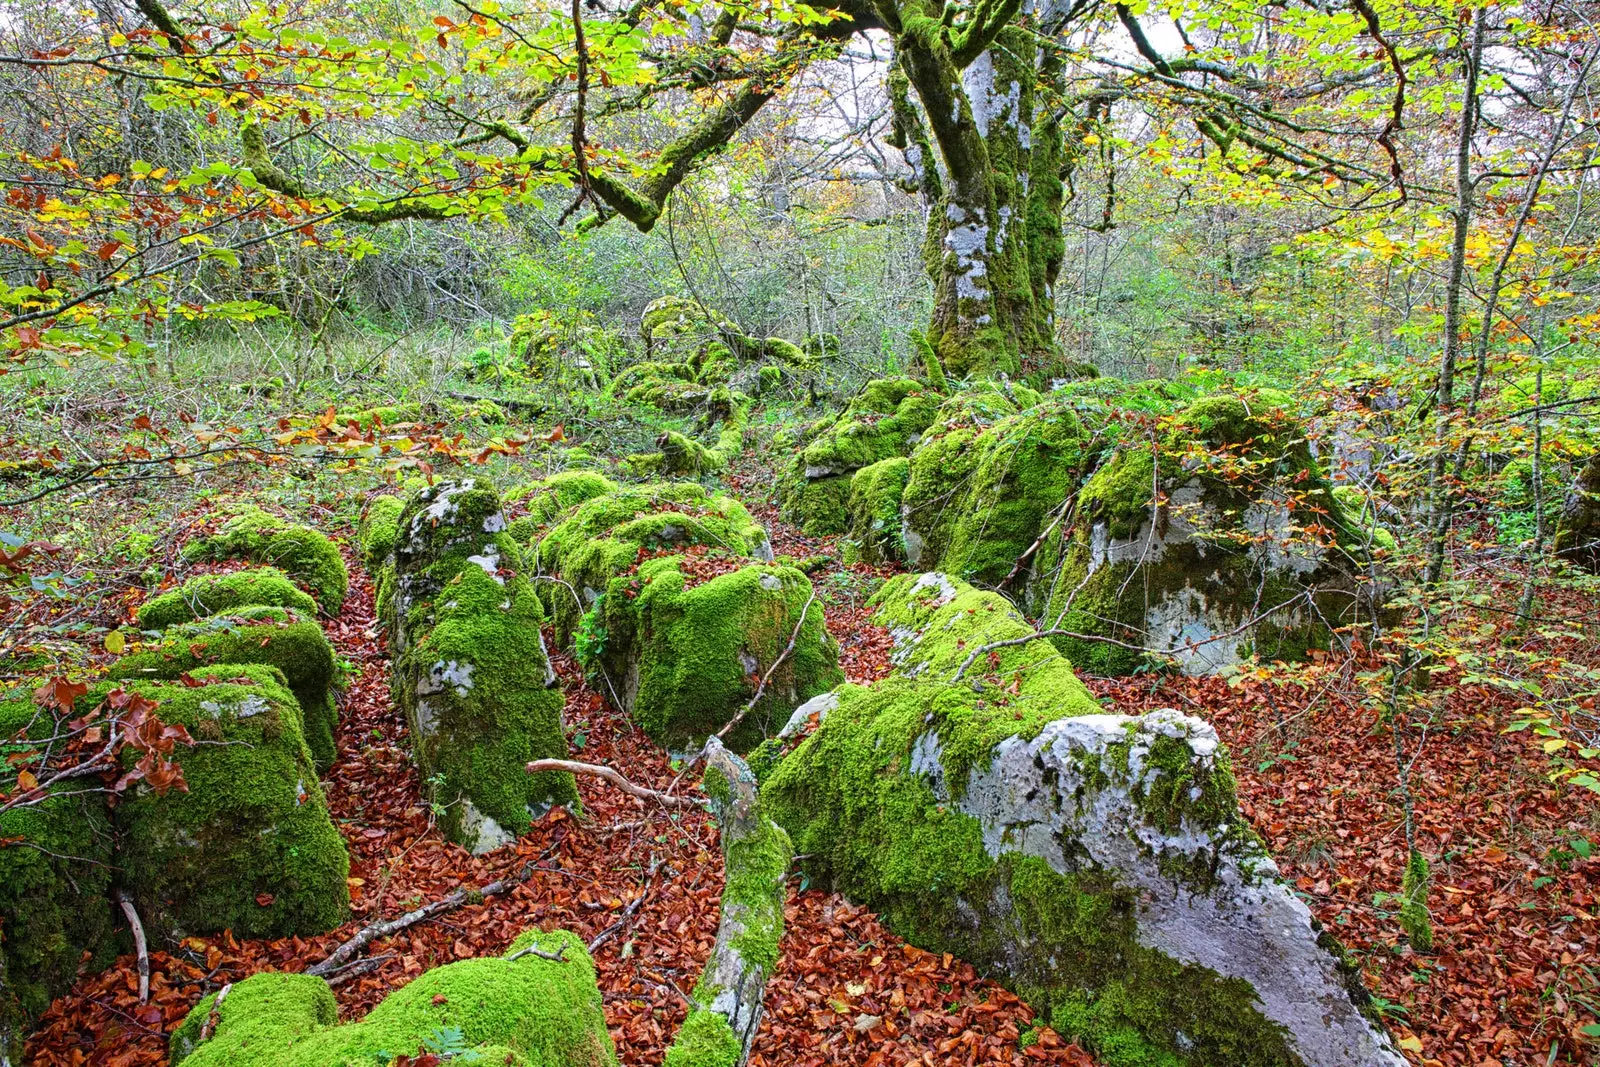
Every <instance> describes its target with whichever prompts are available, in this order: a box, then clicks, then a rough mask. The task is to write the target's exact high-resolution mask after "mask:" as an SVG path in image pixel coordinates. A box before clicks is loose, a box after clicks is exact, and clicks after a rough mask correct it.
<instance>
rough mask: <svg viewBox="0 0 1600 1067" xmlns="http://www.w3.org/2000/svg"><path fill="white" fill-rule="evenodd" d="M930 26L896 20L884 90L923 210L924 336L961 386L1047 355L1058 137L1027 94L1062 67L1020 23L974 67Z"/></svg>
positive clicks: (1058, 193) (927, 19) (1058, 256)
mask: <svg viewBox="0 0 1600 1067" xmlns="http://www.w3.org/2000/svg"><path fill="white" fill-rule="evenodd" d="M903 7H904V8H905V9H908V10H909V9H910V8H911V7H912V5H911V4H905V5H903ZM938 28H939V23H938V21H937V20H936V19H935V18H933V17H931V16H930V15H926V14H919V15H910V16H908V17H906V18H904V19H903V20H902V27H901V32H899V33H897V34H896V35H895V43H896V46H897V49H898V53H897V62H898V67H899V69H898V71H897V74H896V77H895V78H893V79H892V80H891V85H890V89H891V94H892V97H893V99H894V104H895V120H896V121H895V135H896V143H897V145H898V146H899V147H900V148H902V150H903V151H904V152H905V155H906V159H907V161H908V162H909V163H910V165H911V167H912V171H913V174H914V177H915V181H916V182H917V184H918V185H919V186H920V191H921V192H922V193H923V195H924V197H925V199H926V201H927V203H928V211H929V217H928V239H927V244H926V248H925V259H926V262H927V267H928V273H929V275H930V277H931V278H932V279H933V283H934V309H933V319H932V322H931V324H930V326H929V331H928V341H929V343H930V344H931V346H932V348H933V350H934V352H935V353H936V354H937V355H938V356H939V359H940V361H941V362H942V363H943V365H944V367H945V370H946V371H947V372H948V373H949V374H951V375H953V376H955V377H957V378H961V377H967V376H984V375H990V374H995V373H1002V372H1003V373H1012V374H1014V373H1016V372H1017V371H1019V370H1021V369H1023V368H1024V366H1030V367H1032V366H1038V365H1040V364H1043V363H1045V362H1047V361H1049V360H1050V359H1052V358H1053V356H1054V355H1055V353H1056V345H1055V336H1054V334H1055V330H1054V321H1053V315H1052V309H1053V306H1054V292H1053V289H1054V285H1055V280H1056V276H1057V275H1058V274H1059V273H1060V270H1061V260H1062V255H1063V251H1064V248H1065V242H1064V240H1063V238H1062V236H1061V205H1062V199H1063V189H1064V182H1063V178H1062V150H1061V145H1062V138H1061V127H1060V123H1059V121H1058V120H1057V119H1056V118H1054V117H1053V116H1052V115H1051V114H1050V113H1049V111H1048V109H1047V108H1043V107H1041V106H1040V101H1039V95H1040V94H1039V93H1038V92H1037V89H1036V87H1037V86H1038V85H1039V84H1041V82H1043V83H1044V84H1046V85H1049V84H1053V83H1054V81H1055V80H1057V79H1058V78H1059V64H1058V63H1057V62H1056V61H1055V60H1053V59H1050V58H1044V59H1041V55H1040V52H1041V50H1040V49H1039V48H1038V46H1037V44H1036V43H1035V41H1036V39H1037V38H1036V31H1035V29H1034V27H1033V25H1032V19H1031V18H1030V17H1028V16H1019V17H1018V18H1017V19H1016V20H1014V21H1013V22H1012V23H1011V24H1010V25H1007V26H1006V27H1005V28H1004V29H1002V30H1000V31H999V33H998V34H997V35H996V36H995V38H994V41H993V43H992V44H990V45H989V46H988V47H987V48H985V49H983V50H982V51H981V52H979V53H978V54H977V55H976V56H974V57H972V58H971V59H970V60H966V57H965V56H963V55H961V54H960V52H959V51H957V50H955V49H953V48H952V47H951V46H950V45H948V44H947V43H946V42H945V40H944V38H943V35H941V34H940V33H938V32H937V30H938ZM963 60H966V61H965V62H963ZM908 88H909V89H910V90H912V91H913V92H914V93H915V102H913V100H912V99H911V97H910V95H909V94H908V93H907V92H906V90H907V89H908Z"/></svg>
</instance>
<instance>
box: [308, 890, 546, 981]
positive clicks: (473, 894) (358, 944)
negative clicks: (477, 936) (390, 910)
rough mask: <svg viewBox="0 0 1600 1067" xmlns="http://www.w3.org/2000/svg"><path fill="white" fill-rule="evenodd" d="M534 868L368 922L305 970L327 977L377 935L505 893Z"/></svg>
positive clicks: (384, 934) (393, 931)
mask: <svg viewBox="0 0 1600 1067" xmlns="http://www.w3.org/2000/svg"><path fill="white" fill-rule="evenodd" d="M537 869H538V868H537V867H536V866H535V865H534V864H532V863H529V864H525V865H524V866H523V868H522V873H521V874H518V875H517V876H516V877H514V878H501V879H499V880H497V881H493V882H490V883H489V884H488V885H485V886H480V887H478V888H477V889H457V890H456V891H455V892H454V893H451V894H450V895H449V896H447V897H443V898H441V899H439V900H435V901H434V902H433V903H431V904H424V905H423V906H422V907H420V908H415V909H413V910H411V911H408V912H406V913H405V914H404V915H402V916H400V917H399V918H398V919H386V920H384V921H382V922H375V923H370V924H368V925H366V926H364V927H362V928H361V929H360V930H359V931H357V933H356V935H355V936H354V937H352V938H350V939H349V940H348V941H346V942H345V943H344V944H342V945H340V946H339V947H338V948H336V949H334V950H333V952H332V953H331V954H330V955H329V956H328V958H327V959H325V960H323V961H322V962H321V963H314V964H312V965H311V966H310V967H307V968H306V970H305V973H306V974H309V975H313V976H315V977H317V978H326V977H327V976H328V975H330V974H333V973H334V972H335V971H338V970H341V969H343V968H344V966H345V965H346V964H347V963H349V962H350V961H351V960H352V959H354V958H355V957H356V956H357V955H359V954H360V952H361V950H362V949H364V948H366V947H367V946H368V945H370V944H372V942H374V941H377V940H379V939H380V938H385V937H391V936H393V935H394V934H397V933H399V932H400V931H401V930H404V929H406V928H407V927H408V926H415V925H416V924H417V923H419V922H421V921H422V920H423V919H428V918H431V917H433V916H435V915H438V914H440V913H442V912H446V911H451V910H454V909H455V908H459V907H460V906H461V905H463V904H466V903H473V904H476V903H479V902H481V901H482V900H483V899H484V898H486V897H492V896H494V895H496V894H497V893H504V892H505V891H506V890H508V889H511V888H512V887H514V886H518V885H521V884H522V883H523V882H526V881H527V880H528V879H529V878H531V877H532V876H533V872H534V871H535V870H537Z"/></svg>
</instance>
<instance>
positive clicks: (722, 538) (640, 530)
mask: <svg viewBox="0 0 1600 1067" xmlns="http://www.w3.org/2000/svg"><path fill="white" fill-rule="evenodd" d="M690 545H705V546H706V547H707V548H714V549H722V550H724V551H727V552H730V553H732V554H733V555H736V556H749V557H751V558H753V559H766V560H770V559H771V558H772V546H771V544H770V543H769V542H768V540H767V534H766V531H765V530H763V529H762V528H761V525H760V524H759V523H757V522H756V521H755V519H753V518H751V517H750V513H749V512H748V511H746V510H745V507H744V505H743V504H741V503H739V501H738V500H736V499H734V498H733V497H731V496H729V495H727V494H726V493H720V492H714V491H712V490H709V489H707V488H705V487H704V486H701V485H697V484H695V483H693V482H654V483H650V484H646V485H641V486H631V487H627V488H622V489H618V490H616V491H615V492H611V493H607V494H606V495H604V496H600V497H595V498H593V499H591V500H586V501H584V502H583V503H581V504H579V505H578V506H577V507H576V508H574V509H573V510H572V512H571V513H570V514H569V515H567V517H566V518H564V519H563V520H562V521H561V522H560V523H558V524H557V525H556V526H554V527H553V528H552V529H551V530H550V532H549V533H547V534H545V536H544V537H543V538H542V539H541V540H540V542H539V547H538V551H537V553H536V554H535V555H536V559H537V561H538V567H539V573H540V574H541V575H546V576H548V578H547V579H546V580H545V581H542V582H541V583H540V586H541V588H540V590H539V592H540V595H541V596H542V597H543V599H544V603H545V606H546V608H547V610H548V611H549V614H550V620H551V623H552V624H553V626H554V628H555V632H556V640H557V641H558V642H559V643H560V644H562V645H566V644H567V643H569V642H570V641H571V640H572V638H573V634H574V633H575V632H576V630H577V628H578V623H579V620H580V619H581V618H582V617H583V616H584V615H585V614H586V613H587V612H588V611H589V610H590V609H591V608H592V607H593V605H594V602H595V600H596V599H597V598H598V597H599V596H600V594H601V593H602V592H604V591H605V588H606V586H607V584H608V583H610V581H611V579H612V578H613V577H615V576H617V575H618V574H621V573H622V572H623V571H625V570H627V569H628V568H629V567H632V566H633V565H634V564H635V563H637V562H638V561H639V559H640V556H641V553H642V552H644V551H656V550H663V549H676V548H682V547H688V546H690ZM549 579H556V580H549Z"/></svg>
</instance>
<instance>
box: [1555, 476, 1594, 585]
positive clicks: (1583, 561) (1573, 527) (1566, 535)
mask: <svg viewBox="0 0 1600 1067" xmlns="http://www.w3.org/2000/svg"><path fill="white" fill-rule="evenodd" d="M1553 547H1554V548H1555V551H1556V555H1557V556H1560V557H1562V558H1563V559H1567V560H1570V561H1571V562H1573V563H1574V564H1576V565H1577V566H1580V567H1582V568H1584V569H1585V570H1588V571H1592V572H1594V573H1596V574H1600V452H1597V453H1595V454H1594V455H1593V456H1590V457H1589V462H1587V463H1585V464H1584V465H1583V469H1582V470H1580V471H1579V472H1578V477H1577V479H1576V480H1575V481H1574V482H1573V484H1572V491H1571V492H1570V493H1568V494H1567V499H1566V502H1565V503H1564V504H1563V505H1562V507H1561V516H1560V518H1559V519H1557V521H1556V535H1555V540H1554V542H1553Z"/></svg>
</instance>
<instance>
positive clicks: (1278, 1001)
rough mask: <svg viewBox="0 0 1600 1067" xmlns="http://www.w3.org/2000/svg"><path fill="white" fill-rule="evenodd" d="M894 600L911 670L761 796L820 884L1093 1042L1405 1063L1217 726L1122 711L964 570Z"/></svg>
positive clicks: (888, 589)
mask: <svg viewBox="0 0 1600 1067" xmlns="http://www.w3.org/2000/svg"><path fill="white" fill-rule="evenodd" d="M875 603H876V607H877V614H878V619H879V621H880V622H881V623H883V624H884V625H887V626H889V627H890V629H891V632H892V633H893V634H894V636H895V643H896V651H895V659H896V663H897V668H896V674H895V676H893V677H891V678H889V679H887V680H885V681H883V682H879V683H877V684H876V685H874V686H872V687H870V688H866V687H860V686H854V685H846V686H843V687H841V688H840V689H839V690H836V691H835V693H834V695H833V699H832V701H830V702H828V703H831V706H818V705H821V704H822V703H823V702H820V701H819V702H814V704H813V706H814V707H815V708H816V710H817V711H819V712H821V713H823V714H822V715H821V721H820V723H819V724H818V725H817V726H816V727H815V729H814V732H812V733H811V734H810V736H809V737H807V738H806V739H805V740H803V741H802V742H801V743H800V744H799V746H798V747H797V748H796V749H795V750H794V751H793V752H792V753H790V754H789V755H788V756H787V757H785V758H783V759H782V761H781V762H779V763H778V764H777V766H776V768H775V769H774V770H772V771H771V772H770V773H769V774H768V776H767V777H766V780H765V783H764V785H763V788H762V798H763V801H764V803H765V804H766V805H767V807H768V810H769V811H770V812H771V814H772V816H773V817H774V818H775V819H776V820H777V821H778V822H779V823H780V824H781V825H783V826H784V827H785V829H787V830H788V831H789V833H790V835H791V837H792V838H793V840H794V846H795V850H796V851H797V852H799V853H801V854H802V855H806V856H809V857H810V859H809V861H808V865H809V867H810V869H811V870H812V872H813V873H814V874H815V875H816V876H818V877H820V878H824V879H827V880H829V881H831V883H832V884H833V885H834V886H835V887H836V888H837V889H839V890H840V891H842V892H844V893H845V894H846V895H847V896H849V897H850V898H851V899H852V900H854V901H856V902H857V903H861V904H864V905H867V906H869V907H872V908H874V909H876V910H877V911H878V912H879V913H880V914H881V915H882V916H883V917H884V919H885V921H886V923H887V924H888V925H889V926H890V927H891V928H892V929H894V930H895V931H896V932H897V933H899V934H900V935H901V936H903V937H905V938H906V939H907V940H909V941H911V942H912V943H913V944H916V945H919V946H921V947H923V948H926V949H930V950H932V951H948V952H952V953H955V954H957V955H959V956H961V957H962V958H964V959H967V960H969V961H971V962H972V963H973V964H974V966H976V967H978V968H979V969H980V970H984V971H986V972H988V973H991V974H994V975H995V976H997V977H999V978H1000V979H1001V980H1002V981H1004V982H1006V983H1007V984H1008V985H1010V986H1011V987H1012V988H1014V989H1015V990H1016V991H1017V992H1018V993H1019V994H1020V995H1022V996H1023V997H1024V998H1025V999H1027V1000H1028V1001H1029V1002H1030V1003H1031V1004H1032V1005H1033V1006H1034V1008H1035V1009H1036V1011H1038V1012H1039V1016H1040V1018H1041V1021H1044V1022H1046V1023H1048V1025H1050V1026H1052V1027H1054V1028H1055V1029H1056V1030H1058V1031H1060V1032H1061V1033H1062V1034H1064V1035H1067V1036H1070V1037H1074V1038H1077V1039H1079V1040H1081V1041H1082V1042H1084V1043H1085V1044H1086V1045H1087V1046H1088V1047H1089V1048H1090V1049H1091V1051H1093V1050H1095V1049H1101V1050H1106V1051H1111V1050H1115V1052H1116V1053H1117V1054H1119V1055H1121V1056H1123V1057H1125V1058H1127V1061H1128V1062H1134V1061H1137V1062H1152V1063H1154V1062H1161V1063H1172V1064H1183V1065H1192V1067H1202V1065H1213V1064H1223V1063H1226V1064H1229V1065H1242V1067H1267V1065H1272V1067H1281V1065H1295V1067H1402V1065H1403V1064H1404V1062H1405V1061H1404V1060H1403V1059H1402V1058H1401V1057H1400V1056H1399V1055H1398V1054H1396V1053H1395V1052H1394V1050H1393V1048H1392V1047H1391V1045H1390V1043H1389V1040H1388V1038H1387V1036H1386V1035H1385V1034H1384V1032H1383V1030H1382V1029H1381V1027H1380V1026H1379V1025H1378V1024H1377V1023H1376V1022H1374V1021H1373V1020H1372V1019H1371V1018H1369V1017H1368V1015H1367V1014H1365V1013H1364V1011H1363V1004H1364V1001H1365V999H1366V997H1365V993H1364V991H1363V990H1362V989H1361V986H1360V982H1359V979H1358V977H1357V976H1356V975H1355V974H1353V973H1352V972H1350V971H1349V970H1348V969H1347V968H1346V967H1345V965H1344V964H1343V962H1342V958H1341V956H1340V955H1339V954H1338V952H1337V950H1336V947H1335V943H1334V942H1332V939H1331V938H1329V937H1328V936H1327V935H1326V934H1325V933H1323V932H1322V931H1320V930H1319V929H1318V928H1317V926H1316V924H1315V922H1314V921H1313V919H1312V916H1311V915H1310V912H1309V911H1308V910H1307V908H1306V907H1305V905H1304V904H1302V903H1301V902H1300V901H1299V900H1298V898H1296V897H1295V896H1294V894H1293V893H1292V891H1291V890H1290V889H1289V887H1288V886H1287V885H1285V884H1284V883H1283V882H1282V881H1281V880H1280V879H1279V878H1278V875H1277V870H1276V868H1275V867H1274V865H1273V864H1272V861H1271V859H1270V858H1269V857H1268V856H1267V855H1266V854H1265V852H1264V851H1263V850H1262V848H1261V845H1260V843H1259V842H1258V840H1257V839H1256V838H1255V836H1254V835H1253V834H1252V833H1251V832H1250V830H1249V827H1248V826H1247V825H1246V824H1245V823H1244V822H1243V820H1242V819H1241V817H1240V815H1239V812H1238V806H1237V801H1236V798H1235V793H1234V783H1233V777H1232V774H1231V771H1230V769H1229V764H1228V758H1227V753H1226V750H1225V749H1224V748H1223V746H1222V745H1221V744H1220V743H1219V741H1218V738H1217V735H1216V733H1215V731H1213V730H1212V729H1211V727H1210V726H1209V725H1207V724H1206V723H1204V722H1202V721H1200V720H1198V719H1195V718H1192V717H1189V716H1185V715H1182V714H1179V713H1178V712H1176V711H1171V710H1162V711H1155V712H1151V713H1148V714H1146V715H1143V716H1139V717H1133V716H1122V715H1112V714H1106V713H1105V712H1104V711H1102V710H1101V709H1100V708H1099V706H1098V705H1097V703H1096V702H1095V700H1094V699H1093V698H1092V697H1091V696H1090V694H1089V693H1088V691H1087V690H1086V689H1085V688H1084V687H1083V685H1082V683H1081V682H1079V681H1078V680H1077V678H1076V677H1075V676H1074V674H1073V672H1072V670H1071V667H1070V665H1069V664H1068V663H1067V662H1066V660H1065V659H1063V658H1062V657H1061V656H1060V654H1059V653H1057V652H1056V651H1055V650H1054V649H1053V647H1052V646H1051V645H1050V644H1049V643H1048V642H1046V641H1043V640H1039V639H1036V638H1035V639H1032V640H1029V639H1028V635H1029V633H1030V632H1031V629H1030V627H1029V625H1028V623H1027V620H1026V619H1023V618H1022V617H1021V616H1020V615H1019V614H1018V613H1016V612H1015V611H1014V609H1011V608H1010V607H1009V605H1007V604H1006V602H1005V601H1003V600H1001V599H1000V598H999V597H997V596H995V595H994V594H990V593H982V592H979V591H977V590H975V589H973V588H971V587H970V586H967V585H965V583H961V582H958V581H955V580H953V579H951V578H949V577H948V576H945V575H936V574H926V575H921V576H906V577H903V578H897V579H894V580H893V581H891V582H890V583H888V584H887V585H886V586H885V588H884V590H883V591H882V592H881V593H880V594H879V597H878V598H876V601H875ZM997 642H1011V643H1009V644H1005V645H1003V646H1000V647H994V648H992V649H990V650H989V651H988V652H985V651H984V650H985V648H986V646H989V645H991V644H994V643H997ZM797 717H798V713H797ZM808 717H809V716H808Z"/></svg>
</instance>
